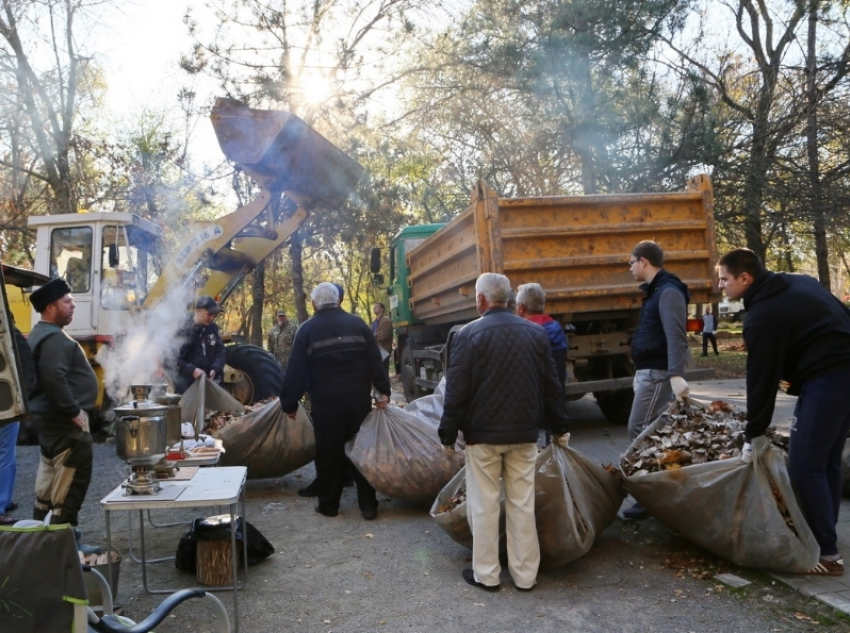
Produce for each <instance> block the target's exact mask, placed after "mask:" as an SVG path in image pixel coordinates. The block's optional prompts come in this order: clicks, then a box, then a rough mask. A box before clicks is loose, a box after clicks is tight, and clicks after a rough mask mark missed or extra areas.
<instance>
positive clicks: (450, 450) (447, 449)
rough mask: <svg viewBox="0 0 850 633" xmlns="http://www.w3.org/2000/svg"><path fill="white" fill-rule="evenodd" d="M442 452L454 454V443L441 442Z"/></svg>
mask: <svg viewBox="0 0 850 633" xmlns="http://www.w3.org/2000/svg"><path fill="white" fill-rule="evenodd" d="M443 452H444V453H445V454H446V455H454V454H455V445H454V444H443Z"/></svg>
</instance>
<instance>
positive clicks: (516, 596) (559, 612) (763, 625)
mask: <svg viewBox="0 0 850 633" xmlns="http://www.w3.org/2000/svg"><path fill="white" fill-rule="evenodd" d="M694 394H695V395H696V396H700V395H704V396H705V397H706V398H710V399H714V398H715V397H723V398H724V399H727V400H732V399H734V398H740V397H742V394H743V392H742V390H741V389H740V382H739V381H738V382H728V383H723V384H721V383H710V384H706V385H694ZM781 411H785V409H784V408H783V409H781ZM570 414H571V415H572V416H573V420H574V427H573V446H574V447H576V448H578V449H579V450H580V451H582V452H584V453H586V454H587V455H589V456H591V457H593V458H594V459H596V460H598V461H600V462H612V461H616V460H617V459H618V457H619V454H620V452H621V451H622V450H623V449H624V448H625V447H626V445H627V443H628V440H627V437H626V431H625V428H623V427H613V426H610V425H608V424H607V423H606V422H605V420H604V419H603V418H602V416H601V414H600V413H599V411H598V409H597V408H596V406H595V405H594V404H593V400H592V399H591V398H585V399H583V400H581V401H579V402H576V403H572V404H571V405H570ZM778 415H779V416H781V415H790V414H787V413H786V414H783V413H781V412H778ZM95 453H96V460H97V468H96V470H95V480H94V481H93V483H92V489H91V490H90V492H89V495H88V498H87V500H86V504H85V506H84V509H83V513H82V518H81V527H82V528H83V530H84V533H85V535H86V539H87V540H88V541H90V542H102V541H103V539H104V523H103V513H102V512H101V510H100V508H99V506H98V501H99V500H100V499H101V498H102V497H104V496H105V495H106V494H107V493H108V492H109V490H111V489H112V488H113V487H114V486H115V485H117V484H118V482H119V481H120V480H121V478H122V475H123V473H124V467H123V465H122V464H121V462H120V461H119V460H118V459H117V457H116V456H115V450H114V446H113V445H110V444H105V445H97V446H96V447H95ZM37 459H38V454H37V449H36V448H35V447H24V448H20V449H19V452H18V460H19V464H20V470H19V478H18V484H17V486H16V489H17V494H16V498H17V499H18V501H19V502H21V504H22V506H23V507H27V506H28V505H30V504H31V503H32V492H31V491H32V489H33V480H34V473H35V464H36V462H37ZM312 476H313V469H312V465H311V466H308V467H305V468H303V469H301V470H299V471H296V472H295V473H292V474H289V475H287V476H285V477H281V478H278V479H267V480H262V481H251V482H249V485H248V488H247V497H248V509H247V518H248V520H249V521H250V522H251V523H252V524H254V525H256V527H257V528H258V529H259V530H260V531H261V532H262V533H263V534H264V535H265V536H266V537H267V538H268V539H269V540H270V541H271V542H272V543H273V544H274V545H275V547H276V553H275V554H274V555H273V556H272V557H270V558H269V559H268V560H267V561H265V562H264V563H261V564H259V565H257V566H254V567H252V568H251V569H250V578H249V583H248V585H247V587H246V588H245V589H244V590H243V591H242V592H241V595H240V612H241V613H242V617H241V619H240V621H241V630H242V631H244V632H246V633H270V632H276V631H307V632H317V633H318V632H322V633H330V632H350V633H354V632H361V631H362V632H365V631H369V632H374V631H380V632H385V633H397V632H400V631H404V632H417V631H419V632H424V631H429V632H431V631H441V632H445V633H469V632H470V631H482V632H485V633H489V632H493V633H496V632H501V631H505V632H508V631H510V632H519V631H523V632H525V631H530V632H540V633H549V632H554V631H573V632H591V633H610V632H619V631H623V632H628V633H648V632H655V631H658V632H663V633H688V632H693V633H709V632H717V633H737V632H741V631H746V632H749V631H752V632H784V631H811V630H818V631H841V632H850V624H848V621H847V620H843V619H841V617H839V616H836V614H835V612H834V610H833V609H832V608H830V607H828V606H826V605H824V604H822V603H819V602H817V601H815V600H812V599H810V598H805V597H804V596H802V595H801V594H800V593H798V592H795V591H792V590H790V589H788V588H787V587H786V586H785V585H783V584H782V583H779V582H776V581H774V580H773V579H772V578H770V577H769V576H766V575H764V574H760V573H753V572H748V571H747V570H739V569H734V568H732V566H731V565H728V564H726V563H724V562H723V561H720V560H718V559H716V558H714V557H712V556H710V555H707V554H706V553H705V552H704V551H702V550H700V549H698V548H695V547H693V546H691V545H690V544H688V543H687V542H686V541H684V540H683V539H681V538H680V537H679V536H678V535H676V534H674V533H672V532H671V531H670V530H668V529H667V528H665V527H664V526H663V525H661V524H660V523H659V522H658V521H656V520H654V519H649V520H646V521H641V522H626V521H620V520H617V521H615V522H614V523H613V524H612V525H611V526H609V527H608V528H607V529H606V530H605V531H604V532H603V533H602V534H601V535H600V536H599V537H598V539H597V541H596V543H595V545H594V547H593V549H592V550H591V551H590V553H588V554H587V555H586V556H584V557H583V558H581V559H579V560H577V561H575V562H573V563H571V564H569V565H567V566H565V567H562V568H558V569H550V570H544V571H543V572H541V574H540V577H539V585H538V587H536V588H535V590H534V591H533V592H531V593H528V594H526V593H520V592H517V591H515V590H514V588H513V585H512V583H511V581H510V577H509V574H508V573H507V572H506V571H503V574H502V590H501V591H500V592H498V593H492V594H491V593H486V592H483V591H481V590H479V589H476V588H473V587H470V586H469V585H467V584H466V583H464V582H463V580H462V579H461V577H460V572H461V570H462V569H463V568H464V567H468V566H469V564H470V562H469V561H470V552H469V550H467V549H465V548H464V547H462V546H460V545H457V544H456V543H454V542H453V541H452V540H450V539H449V538H448V536H446V535H445V534H444V533H443V532H442V531H441V530H440V529H439V528H438V527H437V526H436V525H435V524H434V523H433V522H432V521H431V519H430V517H429V516H428V513H427V509H426V508H423V507H421V506H416V505H411V504H408V503H403V502H398V501H393V500H391V499H387V498H386V497H384V496H382V495H380V496H379V499H380V500H381V506H380V508H379V517H378V520H377V521H373V522H366V521H364V520H363V519H362V518H361V516H360V513H359V512H358V511H357V505H356V498H355V495H354V492H353V490H351V489H347V490H346V492H345V493H344V495H343V503H342V507H341V512H340V516H339V517H337V518H334V519H328V518H326V517H322V516H319V515H317V514H315V513H314V512H313V505H314V503H315V502H314V500H311V499H304V498H302V497H299V496H298V495H297V489H298V488H299V487H301V486H303V485H304V484H305V483H306V482H308V481H310V480H311V479H312ZM846 514H847V515H850V512H847V513H846ZM193 516H194V515H193V514H192V513H191V512H188V513H187V512H172V513H161V514H158V515H157V516H155V519H156V521H157V523H164V522H166V521H169V520H182V521H184V522H185V525H188V522H189V521H190V520H191V519H192V518H193ZM113 529H114V532H113V534H115V537H116V538H115V541H116V543H117V545H118V546H119V547H120V548H121V549H122V550H123V552H124V554H125V561H124V563H123V564H122V565H121V580H120V588H119V602H120V603H122V604H123V605H124V606H125V609H126V610H125V613H126V614H128V615H130V616H131V617H132V618H134V619H136V620H141V619H142V618H143V617H145V616H146V615H147V613H149V612H150V610H151V609H152V608H153V607H154V606H155V605H156V604H158V603H159V601H160V600H161V596H150V595H147V594H145V593H144V592H143V591H142V589H141V586H140V585H141V574H140V571H139V566H138V565H137V564H134V563H131V562H130V561H129V559H128V557H127V548H128V541H127V535H126V528H125V527H124V523H123V521H113ZM184 529H185V527H176V528H152V527H150V526H149V527H148V529H147V530H146V533H147V534H148V536H149V538H150V541H151V547H152V550H153V551H152V552H151V553H152V554H154V555H162V554H167V553H171V552H173V551H174V549H175V547H176V545H177V541H178V539H179V537H180V535H181V534H182V532H183V530H184ZM727 571H733V572H735V573H738V574H739V575H741V576H744V577H746V578H747V579H749V580H751V581H753V582H752V584H751V585H749V586H747V587H745V588H743V589H740V590H732V589H730V588H729V587H727V586H725V585H723V584H722V583H720V582H717V581H715V580H713V579H712V578H713V576H714V575H715V574H716V573H718V572H727ZM149 576H150V582H151V584H152V586H153V587H158V588H162V587H166V586H175V585H176V586H187V585H191V584H193V582H194V578H193V577H192V576H189V575H186V574H183V573H181V572H178V571H176V570H175V569H174V568H173V567H172V566H171V565H170V564H168V563H163V564H160V565H155V566H153V567H152V568H151V570H150V574H149ZM222 598H223V601H224V603H225V605H226V606H227V607H228V609H231V607H232V601H231V600H230V599H229V598H228V597H225V596H222ZM814 622H818V624H817V625H815V624H814ZM211 629H212V627H211V624H210V615H209V612H208V611H207V610H205V609H204V608H203V606H199V605H194V604H187V605H184V606H181V607H180V608H179V609H178V611H176V612H175V617H173V618H168V619H166V620H165V621H164V622H163V623H162V624H161V625H159V626H157V628H156V630H157V631H158V632H159V633H168V632H178V631H179V632H181V633H183V632H187V631H209V630H211Z"/></svg>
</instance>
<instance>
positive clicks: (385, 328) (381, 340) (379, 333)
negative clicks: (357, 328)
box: [372, 303, 393, 377]
mask: <svg viewBox="0 0 850 633" xmlns="http://www.w3.org/2000/svg"><path fill="white" fill-rule="evenodd" d="M385 312H386V308H385V307H384V304H383V303H376V304H375V305H374V306H372V313H373V314H374V315H375V320H374V321H372V334H374V335H375V340H376V341H378V347H380V348H381V349H382V350H384V351H385V352H386V353H387V355H386V358H384V369H385V370H386V372H387V376H388V377H389V375H390V356H392V353H393V322H392V321H390V319H389V317H387V316H386V314H385ZM382 356H383V354H382Z"/></svg>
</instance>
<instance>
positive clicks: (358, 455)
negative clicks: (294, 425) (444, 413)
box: [345, 405, 464, 502]
mask: <svg viewBox="0 0 850 633" xmlns="http://www.w3.org/2000/svg"><path fill="white" fill-rule="evenodd" d="M437 428H438V422H435V421H434V420H431V419H429V418H419V417H414V416H412V415H410V414H408V413H406V412H405V411H404V410H403V409H399V408H398V407H394V406H392V405H390V406H388V407H387V408H385V409H373V410H372V412H371V413H370V414H369V415H368V416H366V419H365V420H363V424H361V425H360V430H359V431H358V433H357V435H355V436H354V439H352V440H351V441H350V442H348V443H347V444H346V445H345V453H346V455H348V458H349V459H350V460H351V461H352V463H354V465H355V467H357V470H359V471H360V472H361V473H362V474H363V476H364V477H365V478H366V480H367V481H368V482H369V483H370V484H372V486H373V487H374V488H375V490H377V491H378V492H380V493H382V494H385V495H387V496H389V497H392V498H394V499H407V500H410V501H428V502H430V501H431V500H432V499H434V497H436V496H437V495H438V494H439V492H440V490H442V488H443V486H445V485H446V484H447V483H448V482H449V481H450V480H451V478H452V477H454V476H455V474H456V473H457V471H458V470H460V468H461V467H462V466H463V460H464V453H463V452H462V451H456V452H455V453H453V454H446V453H444V452H443V449H442V445H441V444H440V437H439V435H438V434H437Z"/></svg>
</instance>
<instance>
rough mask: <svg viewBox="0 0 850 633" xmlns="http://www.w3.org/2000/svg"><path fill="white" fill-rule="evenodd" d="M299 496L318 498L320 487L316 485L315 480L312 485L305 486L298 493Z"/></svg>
mask: <svg viewBox="0 0 850 633" xmlns="http://www.w3.org/2000/svg"><path fill="white" fill-rule="evenodd" d="M298 494H299V495H301V496H302V497H318V496H319V486H317V485H316V480H315V479H314V480H313V482H312V483H310V484H308V485H306V486H304V487H303V488H301V489H300V490H299V491H298Z"/></svg>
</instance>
